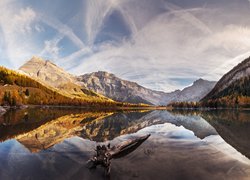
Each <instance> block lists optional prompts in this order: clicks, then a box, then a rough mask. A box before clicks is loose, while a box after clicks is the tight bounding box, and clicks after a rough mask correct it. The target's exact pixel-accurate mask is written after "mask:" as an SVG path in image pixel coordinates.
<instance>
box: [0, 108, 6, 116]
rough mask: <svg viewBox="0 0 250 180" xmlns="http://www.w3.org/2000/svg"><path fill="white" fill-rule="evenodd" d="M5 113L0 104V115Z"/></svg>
mask: <svg viewBox="0 0 250 180" xmlns="http://www.w3.org/2000/svg"><path fill="white" fill-rule="evenodd" d="M4 113H6V109H4V108H3V107H2V106H0V115H2V114H4Z"/></svg>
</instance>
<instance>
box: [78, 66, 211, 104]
mask: <svg viewBox="0 0 250 180" xmlns="http://www.w3.org/2000/svg"><path fill="white" fill-rule="evenodd" d="M77 79H78V81H80V82H81V84H82V85H83V86H84V87H87V88H88V89H90V90H92V91H95V92H96V93H99V94H102V95H104V96H106V97H109V98H111V99H113V100H115V101H121V102H130V103H147V104H154V105H166V104H168V103H170V102H176V101H199V100H200V99H201V98H203V97H204V96H205V95H206V94H207V93H208V92H209V91H210V90H211V89H212V88H213V87H214V85H215V83H216V82H211V81H206V80H202V79H199V80H197V81H195V82H194V83H193V85H191V86H189V87H187V88H185V89H183V90H182V91H180V90H176V91H174V92H171V93H165V92H161V91H155V90H151V89H148V88H145V87H143V86H140V85H139V84H137V83H135V82H131V81H127V80H123V79H121V78H118V77H116V76H115V75H114V74H111V73H108V72H104V71H98V72H93V73H90V74H85V75H82V76H78V78H77Z"/></svg>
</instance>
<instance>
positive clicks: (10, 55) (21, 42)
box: [0, 0, 250, 92]
mask: <svg viewBox="0 0 250 180" xmlns="http://www.w3.org/2000/svg"><path fill="white" fill-rule="evenodd" d="M0 12H1V15H0V65H3V66H6V67H8V68H12V69H18V67H19V66H21V65H22V64H23V63H24V62H25V61H27V60H29V59H30V58H31V57H32V56H33V55H36V56H40V57H42V58H44V59H49V60H51V61H53V62H54V63H56V64H57V65H59V66H62V67H63V68H64V69H66V70H68V71H69V72H71V73H73V74H76V75H80V74H84V73H89V72H94V71H98V70H103V71H108V72H111V73H114V74H116V75H117V76H119V77H121V78H124V79H128V80H131V81H135V82H137V83H139V84H141V85H143V86H145V87H148V88H152V89H156V90H163V91H166V92H169V91H172V90H175V89H182V88H184V87H185V86H187V85H190V84H191V83H192V82H193V81H194V80H196V79H199V78H205V79H208V80H218V79H219V78H220V77H221V76H222V75H223V74H224V73H226V72H227V71H228V70H230V69H231V68H232V67H233V66H235V65H236V64H238V63H239V62H240V61H242V60H243V59H244V58H246V57H248V56H250V29H249V27H250V3H249V1H248V0H185V1H184V0H167V1H166V0H74V1H68V0H53V1H51V0H43V1H34V0H1V1H0Z"/></svg>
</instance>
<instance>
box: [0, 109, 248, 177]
mask: <svg viewBox="0 0 250 180" xmlns="http://www.w3.org/2000/svg"><path fill="white" fill-rule="evenodd" d="M249 117H250V112H249V111H228V110H227V111H226V110H223V111H222V110H220V111H171V112H168V111H133V112H128V111H126V112H122V111H120V112H108V111H107V112H100V111H98V112H95V111H92V112H89V111H83V110H73V109H64V108H30V109H23V110H16V111H13V110H12V111H9V112H7V113H6V114H4V115H3V116H1V117H0V123H1V125H0V140H1V143H0V161H1V163H0V179H6V180H8V179H36V180H39V179H104V178H105V177H104V171H103V169H102V168H97V169H96V170H92V171H90V170H89V169H87V168H86V167H85V162H86V161H87V160H88V159H89V158H90V157H91V156H92V155H93V154H94V149H95V146H96V145H97V144H107V143H109V142H110V143H111V144H112V145H116V144H119V143H120V142H124V141H126V140H127V139H132V138H135V137H138V136H142V135H145V134H148V133H150V134H151V136H150V138H149V139H148V140H147V141H145V142H144V143H143V144H142V145H141V146H140V147H139V148H138V149H136V150H135V151H134V152H132V153H131V154H129V155H127V156H126V157H123V158H121V159H116V160H112V165H111V176H110V179H249V178H250V160H249V158H250V154H249V150H250V148H249V146H250V140H249V137H250V121H249V119H250V118H249Z"/></svg>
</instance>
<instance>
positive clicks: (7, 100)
mask: <svg viewBox="0 0 250 180" xmlns="http://www.w3.org/2000/svg"><path fill="white" fill-rule="evenodd" d="M23 104H32V105H83V106H95V107H97V106H98V107H99V106H100V107H102V106H116V105H120V103H116V102H114V101H111V100H107V99H106V98H101V97H99V96H86V98H82V97H74V98H72V97H69V96H67V95H65V94H63V93H62V92H61V91H58V90H57V89H55V88H51V87H50V86H47V85H45V84H43V83H40V82H39V81H37V80H35V79H32V78H31V77H29V76H27V75H24V74H21V73H18V72H16V71H13V70H10V69H7V68H4V67H0V105H10V106H15V105H23Z"/></svg>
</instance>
